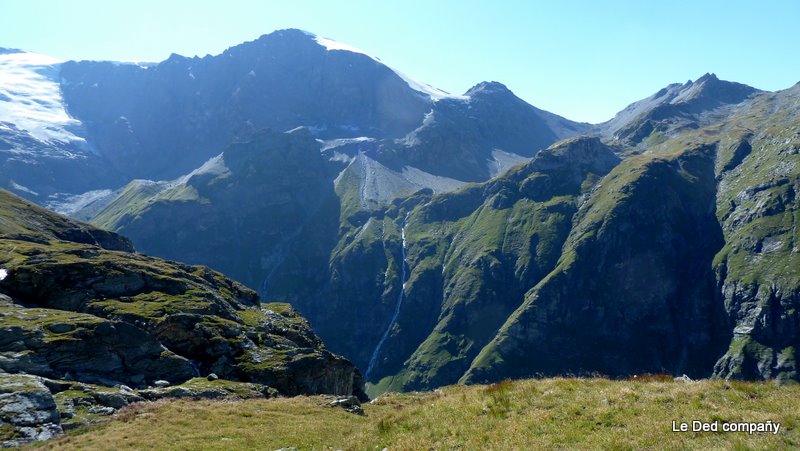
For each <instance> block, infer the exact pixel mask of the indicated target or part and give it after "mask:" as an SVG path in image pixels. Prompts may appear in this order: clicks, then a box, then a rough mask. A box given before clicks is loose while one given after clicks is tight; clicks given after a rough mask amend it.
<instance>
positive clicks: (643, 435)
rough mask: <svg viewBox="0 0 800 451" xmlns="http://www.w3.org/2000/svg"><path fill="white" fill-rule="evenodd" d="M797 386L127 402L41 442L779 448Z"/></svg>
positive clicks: (796, 414)
mask: <svg viewBox="0 0 800 451" xmlns="http://www.w3.org/2000/svg"><path fill="white" fill-rule="evenodd" d="M798 395H800V385H790V386H778V385H774V384H769V383H745V382H725V381H701V382H692V383H687V382H673V381H672V380H669V379H664V378H648V379H646V380H642V381H639V380H637V381H609V380H604V379H562V378H557V379H544V380H527V381H519V382H502V383H499V384H494V385H489V386H469V387H463V386H454V387H446V388H444V389H441V390H436V391H435V392H430V393H415V394H387V395H384V396H381V397H380V398H378V399H377V400H375V401H374V402H373V403H371V404H366V405H364V411H365V413H366V415H365V416H358V415H354V414H350V413H347V412H345V411H343V410H341V409H338V408H333V407H329V406H328V405H327V402H326V401H325V399H323V398H320V397H297V398H282V399H259V400H247V401H185V400H184V401H173V402H159V403H154V404H141V405H138V406H135V407H133V408H129V409H127V410H124V411H122V412H120V413H119V414H117V415H116V417H115V418H114V419H113V420H112V421H111V422H110V423H108V424H105V425H100V426H94V427H92V428H89V429H87V430H83V431H77V432H75V433H72V434H70V435H68V436H66V437H63V438H61V439H58V440H56V441H53V442H49V443H46V444H44V447H45V448H46V449H111V448H113V449H226V450H231V449H269V450H272V449H279V448H282V447H290V446H293V447H297V448H298V449H331V448H332V449H383V448H384V447H388V448H389V449H431V448H433V449H552V448H622V449H628V448H631V449H664V448H667V449H684V448H696V449H730V448H755V449H776V448H778V449H780V448H796V447H798V446H800V433H799V432H798V430H797V426H798V424H799V422H800V396H798ZM673 420H675V421H679V422H680V421H691V420H704V421H714V420H719V421H767V420H771V421H773V422H779V423H781V425H782V429H781V431H780V433H779V434H777V435H772V434H752V435H747V434H744V433H711V432H705V433H703V432H684V433H678V432H672V421H673Z"/></svg>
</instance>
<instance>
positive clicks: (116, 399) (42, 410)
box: [0, 372, 358, 447]
mask: <svg viewBox="0 0 800 451" xmlns="http://www.w3.org/2000/svg"><path fill="white" fill-rule="evenodd" d="M159 385H160V384H159ZM167 385H168V384H167ZM278 394H279V393H278V391H277V390H275V389H274V388H271V387H269V386H266V385H262V384H253V383H248V382H231V381H225V380H221V379H220V380H214V381H209V380H206V379H201V378H195V379H191V380H188V381H186V382H184V383H183V384H180V385H175V386H167V387H161V388H159V387H145V388H142V389H132V388H130V387H128V386H125V385H117V386H103V385H94V384H87V383H82V382H75V381H71V380H57V379H48V378H43V377H40V376H33V375H28V374H10V373H3V372H0V447H16V446H20V445H22V444H25V443H29V442H34V441H45V440H49V439H51V438H53V437H56V436H58V435H61V434H62V433H64V432H65V431H69V430H72V429H76V428H79V427H83V426H87V425H91V424H96V423H102V422H104V421H107V420H108V419H109V418H110V416H112V415H114V414H115V413H117V412H118V411H119V410H120V409H124V408H125V407H127V406H130V405H132V404H135V403H141V402H150V401H157V400H161V399H226V398H227V399H250V398H264V397H274V396H277V395H278ZM343 399H350V397H344V398H343ZM353 405H354V406H357V405H358V400H357V399H356V400H355V401H354V404H353Z"/></svg>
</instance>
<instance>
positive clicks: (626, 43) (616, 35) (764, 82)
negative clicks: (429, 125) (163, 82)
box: [0, 0, 800, 122]
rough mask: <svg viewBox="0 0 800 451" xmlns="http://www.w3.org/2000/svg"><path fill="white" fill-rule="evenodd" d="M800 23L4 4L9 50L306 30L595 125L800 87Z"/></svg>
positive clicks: (571, 11) (605, 6)
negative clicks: (690, 84) (662, 92)
mask: <svg viewBox="0 0 800 451" xmlns="http://www.w3.org/2000/svg"><path fill="white" fill-rule="evenodd" d="M799 24H800V0H781V1H779V0H761V1H755V0H752V1H740V0H694V1H663V2H659V1H648V0H635V1H634V0H627V1H606V2H602V1H570V0H561V1H556V0H551V1H542V2H539V1H532V0H528V1H524V0H523V1H511V0H509V1H503V0H494V1H469V0H461V1H450V0H426V1H416V0H415V1H397V0H394V1H382V0H369V1H346V0H327V1H301V0H295V1H267V0H261V1H237V0H226V1H218V2H211V1H204V0H195V1H172V0H157V1H152V0H137V1H111V0H105V1H88V0H86V1H82V0H71V1H56V0H51V1H42V0H0V47H15V48H22V49H25V50H30V51H36V52H40V53H45V54H49V55H52V56H56V57H61V58H65V59H111V60H114V59H117V60H149V61H160V60H162V59H164V58H166V57H167V56H168V55H169V54H170V53H173V52H174V53H179V54H181V55H186V56H193V55H205V54H216V53H219V52H221V51H222V50H224V49H225V48H227V47H230V46H233V45H236V44H238V43H240V42H243V41H247V40H253V39H255V38H257V37H258V36H260V35H262V34H266V33H269V32H271V31H273V30H276V29H282V28H301V29H304V30H307V31H311V32H314V33H316V34H318V35H321V36H324V37H328V38H331V39H334V40H337V41H341V42H344V43H348V44H351V45H353V46H355V47H359V48H361V49H363V50H365V51H366V52H368V53H370V54H372V55H374V56H377V57H379V58H381V60H382V61H384V62H385V63H387V64H389V65H391V66H393V67H395V68H396V69H399V70H400V71H402V72H404V73H406V74H407V75H409V76H411V77H413V78H416V79H418V80H420V81H424V82H427V83H430V84H432V85H434V86H436V87H439V88H441V89H444V90H446V91H449V92H453V93H459V94H460V93H462V92H464V91H466V90H467V89H468V88H469V87H470V86H472V85H474V84H476V83H478V82H480V81H483V80H496V81H500V82H502V83H504V84H506V85H507V86H508V87H509V88H511V90H513V91H514V92H515V93H516V94H517V95H518V96H520V97H522V98H523V99H525V100H526V101H528V102H529V103H531V104H533V105H535V106H537V107H539V108H543V109H546V110H549V111H552V112H554V113H557V114H560V115H563V116H566V117H568V118H570V119H573V120H580V121H588V122H601V121H604V120H607V119H610V118H611V117H612V116H613V114H614V113H615V112H617V111H619V110H620V109H622V108H623V107H624V106H625V105H627V104H628V103H630V102H632V101H635V100H638V99H640V98H643V97H646V96H648V95H650V94H652V93H654V92H655V91H657V90H658V89H660V88H661V87H663V86H665V85H666V84H668V83H672V82H684V81H686V80H687V79H690V78H691V79H696V78H698V77H700V76H701V75H703V74H704V73H705V72H715V73H716V74H717V75H718V76H719V77H720V78H722V79H726V80H735V81H739V82H742V83H747V84H749V85H752V86H755V87H757V88H761V89H767V90H777V89H784V88H788V87H789V86H791V85H793V84H794V83H796V82H798V81H800V58H799V57H798V54H799V53H800V52H799V50H800V31H798V28H799Z"/></svg>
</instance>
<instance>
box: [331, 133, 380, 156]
mask: <svg viewBox="0 0 800 451" xmlns="http://www.w3.org/2000/svg"><path fill="white" fill-rule="evenodd" d="M319 141H320V142H321V143H322V147H321V148H320V151H323V152H324V151H326V150H329V149H335V148H337V147H342V146H346V145H348V144H357V143H364V142H373V141H375V138H369V137H367V136H359V137H358V138H340V139H328V140H319Z"/></svg>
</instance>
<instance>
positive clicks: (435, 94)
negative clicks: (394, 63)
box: [304, 32, 469, 101]
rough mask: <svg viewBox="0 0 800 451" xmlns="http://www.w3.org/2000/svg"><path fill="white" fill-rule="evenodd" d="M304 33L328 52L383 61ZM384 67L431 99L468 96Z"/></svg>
mask: <svg viewBox="0 0 800 451" xmlns="http://www.w3.org/2000/svg"><path fill="white" fill-rule="evenodd" d="M304 33H306V34H307V35H309V36H311V37H313V38H314V40H315V41H317V44H319V45H321V46H323V47H325V48H326V49H327V50H328V51H329V52H330V51H345V52H351V53H358V54H361V55H364V56H367V57H369V58H371V59H373V60H375V61H377V62H379V63H381V64H383V62H382V61H381V60H380V58H377V57H374V56H372V55H370V54H368V53H367V52H365V51H363V50H361V49H359V48H357V47H353V46H352V45H348V44H343V43H341V42H338V41H334V40H333V39H328V38H323V37H320V36H316V35H314V34H312V33H308V32H304ZM384 65H385V64H384ZM386 67H388V68H389V69H390V70H391V71H392V72H394V73H395V74H397V76H398V77H400V78H401V79H402V80H403V81H404V82H406V84H408V86H409V87H410V88H411V89H413V90H415V91H417V92H421V93H422V94H425V95H427V96H428V97H430V98H431V100H433V101H437V100H441V99H461V100H466V99H469V97H467V96H457V95H453V94H450V93H448V92H445V91H442V90H441V89H438V88H434V87H433V86H431V85H429V84H427V83H421V82H419V81H417V80H414V79H413V78H411V77H408V76H407V75H405V74H404V73H402V72H400V71H399V70H397V69H395V68H393V67H389V66H386Z"/></svg>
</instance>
